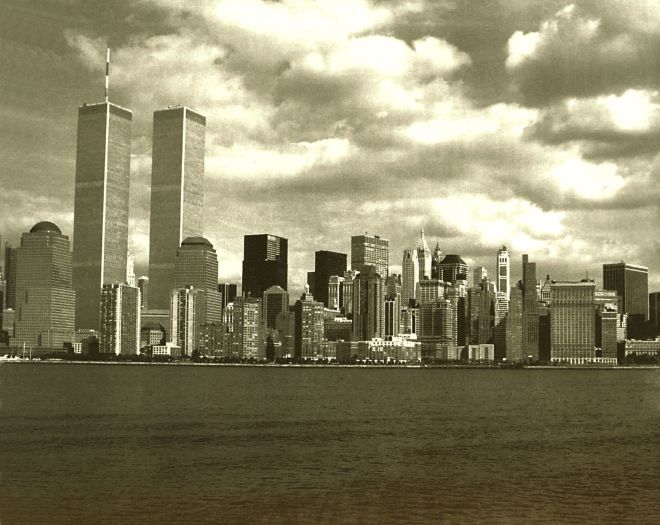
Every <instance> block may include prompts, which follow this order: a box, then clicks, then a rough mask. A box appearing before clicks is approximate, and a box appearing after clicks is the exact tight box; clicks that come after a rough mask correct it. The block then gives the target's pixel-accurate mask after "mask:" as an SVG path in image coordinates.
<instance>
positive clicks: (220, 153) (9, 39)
mask: <svg viewBox="0 0 660 525" xmlns="http://www.w3.org/2000/svg"><path fill="white" fill-rule="evenodd" d="M0 10H1V13H2V15H1V16H0V159H2V167H1V168H0V235H2V236H3V240H5V241H9V242H12V243H14V244H16V243H17V242H18V240H19V238H20V234H21V233H22V232H25V231H27V230H29V228H30V227H31V226H32V225H33V224H35V223H36V222H38V221H41V220H51V221H53V222H55V223H56V224H58V225H59V226H60V228H61V229H62V231H63V232H64V233H65V234H67V235H69V236H71V237H72V236H73V231H72V230H73V198H74V176H75V152H76V118H77V108H78V107H79V106H80V105H82V104H83V103H85V102H87V103H93V102H100V101H102V99H103V89H104V74H105V48H106V46H109V47H110V48H111V49H112V64H111V67H110V71H111V72H110V99H111V101H113V102H115V103H117V104H119V105H122V106H124V107H127V108H129V109H131V110H132V111H133V118H134V122H133V141H132V156H131V187H130V195H131V197H130V224H129V230H130V239H129V246H130V250H131V252H132V253H134V255H135V257H136V267H137V272H138V274H142V273H146V271H147V268H148V244H149V243H148V238H149V237H148V236H149V202H150V195H149V188H150V178H151V131H152V120H153V112H154V111H155V110H157V109H162V108H164V107H167V106H168V105H176V104H180V105H185V106H188V107H190V108H193V109H194V110H196V111H198V112H200V113H202V114H203V115H205V116H206V117H207V135H206V171H205V187H206V193H205V212H204V214H205V226H204V235H205V237H207V238H208V239H209V240H210V241H211V242H212V243H213V245H214V246H215V248H216V250H217V251H218V259H219V272H220V279H221V280H222V281H226V282H240V274H241V261H242V256H243V253H242V252H243V235H245V234H255V233H272V234H275V235H281V236H283V237H286V238H288V239H289V291H290V292H291V294H292V296H296V294H299V293H300V292H301V291H302V289H303V287H304V284H305V281H306V273H307V271H311V270H313V267H314V252H315V251H316V250H333V251H340V252H344V253H347V254H349V260H350V237H351V235H359V234H362V233H364V232H369V233H370V234H377V235H380V236H381V237H384V238H387V239H389V240H390V265H391V268H390V271H391V272H399V271H400V266H401V259H402V252H403V250H404V249H406V248H412V247H414V246H415V245H416V243H417V239H418V236H419V231H420V229H422V228H423V229H424V232H425V235H426V238H427V240H428V242H429V244H430V246H431V248H432V249H433V248H434V247H435V245H436V243H439V246H440V249H441V250H442V252H443V253H445V254H450V253H458V254H460V255H461V256H462V257H463V258H464V259H465V260H466V262H467V263H468V264H469V265H470V266H471V267H474V266H485V267H486V268H487V269H488V270H489V272H490V273H491V274H493V273H494V268H495V256H496V251H497V249H498V248H499V247H500V246H501V245H502V244H506V245H507V246H508V247H509V251H510V254H511V260H512V264H511V266H512V268H511V269H512V277H513V279H514V280H515V279H518V278H520V274H521V269H520V266H521V256H522V254H523V253H527V254H529V257H530V260H531V261H536V263H537V276H538V277H539V278H543V277H544V276H545V275H546V274H549V275H550V276H551V278H553V279H571V280H577V279H581V278H584V277H585V276H586V275H588V276H589V277H590V278H594V279H596V282H597V284H598V285H602V279H601V275H602V264H603V263H607V262H618V261H621V260H625V261H626V262H629V263H633V264H642V265H645V266H648V267H649V289H650V291H654V290H660V232H659V229H660V211H659V204H658V203H659V202H660V201H659V198H660V154H659V146H660V95H659V92H658V90H659V89H660V6H659V5H658V3H657V0H582V1H576V2H573V3H571V2H567V1H556V0H539V1H537V0H500V1H498V0H470V1H467V0H464V1H459V0H434V1H424V0H405V1H367V0H319V1H316V2H312V1H308V0H283V1H279V2H276V1H264V0H208V1H205V2H202V1H198V2H184V1H177V0H133V1H127V0H126V1H125V0H116V1H113V2H107V1H105V0H104V1H99V0H78V1H76V0H42V1H39V2H37V1H30V0H0Z"/></svg>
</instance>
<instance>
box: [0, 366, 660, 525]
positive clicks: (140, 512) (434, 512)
mask: <svg viewBox="0 0 660 525" xmlns="http://www.w3.org/2000/svg"><path fill="white" fill-rule="evenodd" d="M0 400H1V401H2V406H1V409H0V425H1V431H0V474H1V478H0V522H1V523H2V525H11V524H14V523H131V524H132V523H342V524H344V523H402V522H406V523H534V522H541V523H584V522H588V523H622V522H630V523H633V522H634V523H658V521H659V520H660V370H657V369H656V370H447V369H432V370H431V369H429V370H424V369H347V368H323V369H320V368H319V369H310V368H305V369H300V368H298V369H294V368H257V367H245V368H239V367H192V366H121V365H115V366H112V365H105V366H103V365H53V364H8V365H2V366H0Z"/></svg>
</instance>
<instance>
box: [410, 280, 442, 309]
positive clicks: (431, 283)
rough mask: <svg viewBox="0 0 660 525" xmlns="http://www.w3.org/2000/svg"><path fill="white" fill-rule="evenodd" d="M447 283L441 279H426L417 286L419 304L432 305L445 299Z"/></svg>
mask: <svg viewBox="0 0 660 525" xmlns="http://www.w3.org/2000/svg"><path fill="white" fill-rule="evenodd" d="M447 286H448V285H447V283H446V282H445V281H442V280H440V279H426V280H424V281H420V282H419V283H418V285H417V303H418V304H422V303H431V302H433V301H436V300H438V299H442V298H444V297H445V294H446V291H447Z"/></svg>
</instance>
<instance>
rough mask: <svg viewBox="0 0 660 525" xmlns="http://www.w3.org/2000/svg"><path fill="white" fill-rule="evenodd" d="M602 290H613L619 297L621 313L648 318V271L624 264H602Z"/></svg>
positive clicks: (641, 267)
mask: <svg viewBox="0 0 660 525" xmlns="http://www.w3.org/2000/svg"><path fill="white" fill-rule="evenodd" d="M603 289H605V290H615V291H616V293H617V294H618V295H619V297H621V306H622V310H623V313H626V314H629V315H642V316H644V321H646V320H647V319H648V316H649V302H648V301H649V270H648V268H647V267H645V266H637V265H634V264H626V263H625V262H620V263H613V264H603Z"/></svg>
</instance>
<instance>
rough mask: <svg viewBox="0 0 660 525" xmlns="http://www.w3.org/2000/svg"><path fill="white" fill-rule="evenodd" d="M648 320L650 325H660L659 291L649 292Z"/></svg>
mask: <svg viewBox="0 0 660 525" xmlns="http://www.w3.org/2000/svg"><path fill="white" fill-rule="evenodd" d="M649 320H650V321H651V326H655V327H660V292H653V293H650V294H649Z"/></svg>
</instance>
